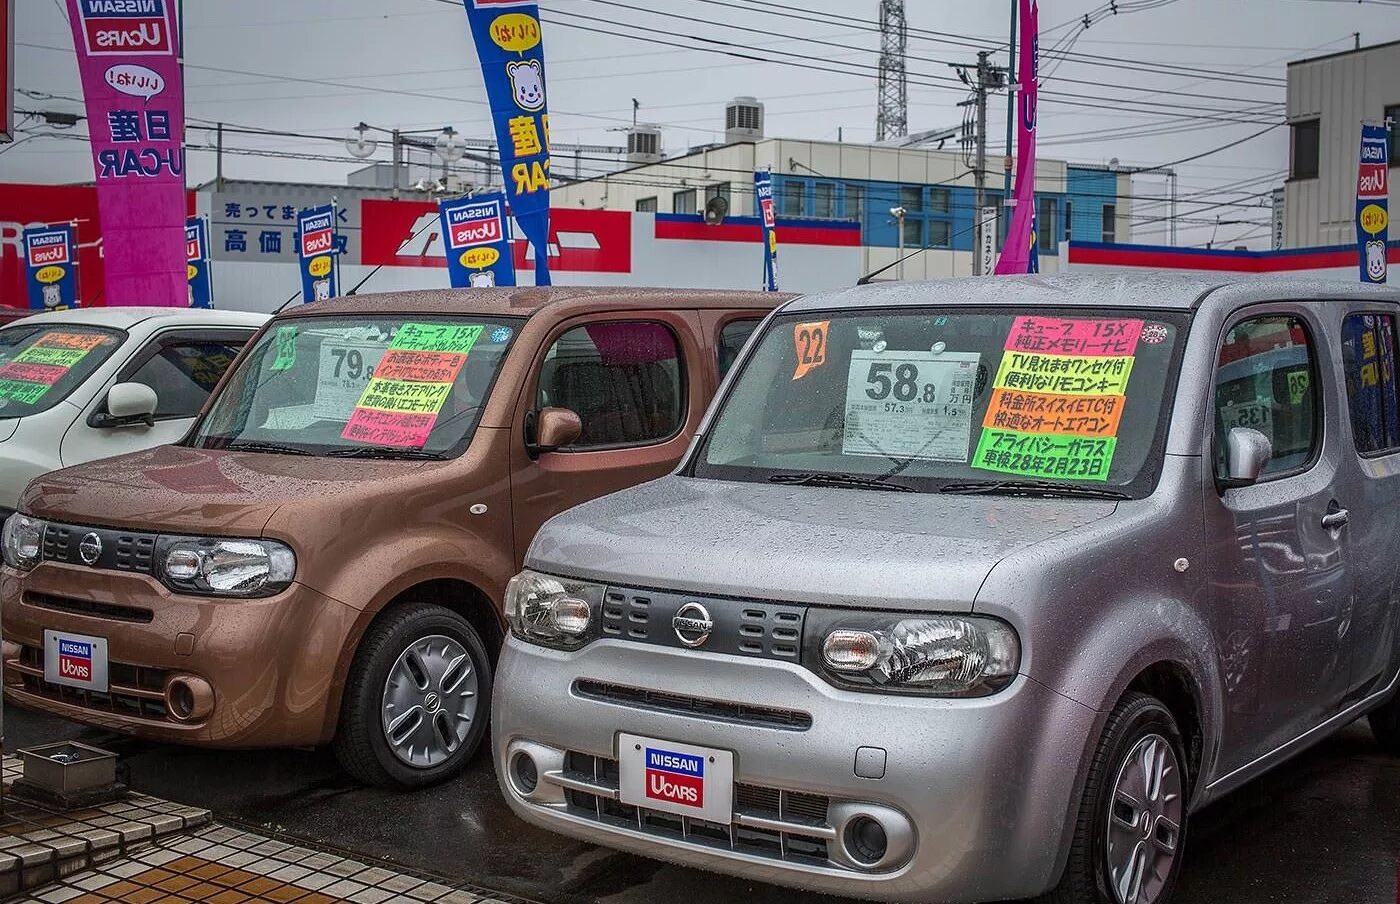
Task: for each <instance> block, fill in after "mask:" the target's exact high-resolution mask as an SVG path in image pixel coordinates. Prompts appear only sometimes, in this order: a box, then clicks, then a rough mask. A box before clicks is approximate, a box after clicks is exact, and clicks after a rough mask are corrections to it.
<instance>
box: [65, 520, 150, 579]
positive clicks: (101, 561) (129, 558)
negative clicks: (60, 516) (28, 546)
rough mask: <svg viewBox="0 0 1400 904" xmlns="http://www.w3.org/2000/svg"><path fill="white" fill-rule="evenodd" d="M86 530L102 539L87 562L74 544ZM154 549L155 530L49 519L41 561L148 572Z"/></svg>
mask: <svg viewBox="0 0 1400 904" xmlns="http://www.w3.org/2000/svg"><path fill="white" fill-rule="evenodd" d="M88 534H96V535H97V538H98V539H99V540H101V541H102V553H101V555H100V556H98V559H97V561H96V562H93V563H92V564H91V565H90V566H89V565H88V563H87V562H84V561H83V559H82V557H81V556H80V555H79V554H78V544H79V543H81V542H82V540H83V538H84V537H86V536H87V535H88ZM155 550H156V535H155V534H148V533H141V532H139V531H124V530H112V529H110V528H105V527H81V526H78V525H72V524H52V523H50V524H46V525H45V526H44V561H45V562H63V563H65V564H68V565H82V566H85V567H91V568H106V569H111V570H114V571H132V572H137V573H139V574H150V573H151V563H152V560H153V559H154V557H155Z"/></svg>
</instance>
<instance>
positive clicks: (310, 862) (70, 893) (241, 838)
mask: <svg viewBox="0 0 1400 904" xmlns="http://www.w3.org/2000/svg"><path fill="white" fill-rule="evenodd" d="M29 895H30V896H29V897H27V898H24V899H22V900H23V902H26V904H29V902H32V904H39V902H43V904H97V902H110V901H124V902H132V904H175V902H187V901H210V902H215V904H245V902H254V901H268V902H277V904H287V902H297V904H329V902H334V901H353V902H358V904H384V902H407V904H425V902H436V904H523V902H520V901H519V900H518V899H512V898H506V897H492V896H490V895H489V894H488V893H487V892H484V891H482V890H480V889H473V888H469V887H466V886H460V885H457V886H454V885H449V884H444V883H443V882H440V881H433V880H430V879H426V878H422V877H418V876H413V875H408V874H406V873H401V872H395V871H393V870H390V869H385V868H383V867H380V866H374V865H371V864H369V863H365V862H362V861H359V860H354V859H348V858H344V857H340V856H338V855H335V854H327V853H323V852H320V851H313V850H310V849H308V848H303V847H296V846H294V845H291V844H287V843H285V842H282V841H277V840H275V839H271V838H267V837H266V836H262V835H256V834H253V833H250V832H244V831H241V830H238V829H234V828H230V827H227V826H219V825H213V826H209V827H206V828H203V829H200V830H198V831H196V832H195V833H194V834H189V835H179V836H171V837H168V838H165V839H161V840H157V841H155V842H154V843H153V844H151V845H150V846H148V847H144V848H142V849H140V850H137V851H134V852H132V853H131V854H130V856H128V857H124V858H121V859H117V860H113V861H111V862H109V863H106V864H103V865H100V866H97V867H95V868H93V869H90V870H87V871H84V872H80V873H75V874H73V875H71V876H67V877H65V878H63V879H61V880H60V881H58V882H56V883H54V884H51V885H46V886H43V887H41V888H38V889H34V890H33V891H31V892H29Z"/></svg>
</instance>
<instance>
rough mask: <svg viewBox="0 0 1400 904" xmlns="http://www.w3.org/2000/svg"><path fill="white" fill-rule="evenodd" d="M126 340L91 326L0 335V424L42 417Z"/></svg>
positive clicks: (40, 327)
mask: <svg viewBox="0 0 1400 904" xmlns="http://www.w3.org/2000/svg"><path fill="white" fill-rule="evenodd" d="M125 338H126V333H124V332H122V331H121V330H114V329H109V328H107V327H95V326H66V325H64V326H59V325H56V324H51V323H47V324H32V325H30V324H24V323H17V324H15V325H14V326H10V327H6V328H5V329H3V330H0V418H16V417H25V416H27V415H31V414H38V413H39V412H41V411H47V410H48V409H50V408H52V407H53V406H55V405H57V404H58V403H59V402H61V401H63V400H64V399H65V398H67V397H68V395H69V394H70V393H72V392H73V390H75V389H77V388H78V387H79V386H80V385H82V383H83V381H84V380H86V379H87V378H88V377H89V376H91V375H92V372H93V371H95V370H97V368H99V367H101V366H102V362H104V361H106V360H107V358H108V357H110V356H111V354H112V352H114V351H116V349H117V347H118V346H120V345H121V344H122V341H123V340H124V339H125Z"/></svg>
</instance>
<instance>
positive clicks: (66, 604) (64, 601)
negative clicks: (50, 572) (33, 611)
mask: <svg viewBox="0 0 1400 904" xmlns="http://www.w3.org/2000/svg"><path fill="white" fill-rule="evenodd" d="M24 602H25V604H26V605H29V606H38V607H39V608H41V609H54V610H57V611H59V612H72V613H74V614H75V615H88V616H92V617H93V618H110V619H113V620H116V621H127V622H139V623H141V624H146V625H148V624H150V623H151V621H152V620H153V619H154V618H155V613H153V612H151V610H150V609H140V608H137V607H136V606H119V605H117V604H115V603H98V602H94V601H92V600H78V599H73V598H72V597H68V596H54V595H53V594H50V593H34V592H32V591H25V594H24Z"/></svg>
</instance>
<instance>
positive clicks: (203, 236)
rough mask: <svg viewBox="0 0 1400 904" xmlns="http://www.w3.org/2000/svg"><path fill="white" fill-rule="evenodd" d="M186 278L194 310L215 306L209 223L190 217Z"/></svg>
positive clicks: (187, 236)
mask: <svg viewBox="0 0 1400 904" xmlns="http://www.w3.org/2000/svg"><path fill="white" fill-rule="evenodd" d="M185 278H186V280H187V281H188V286H189V303H190V307H192V308H212V307H213V306H214V285H213V281H212V274H211V273H210V272H209V221H208V220H206V219H204V217H190V218H189V219H188V220H186V221H185Z"/></svg>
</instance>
